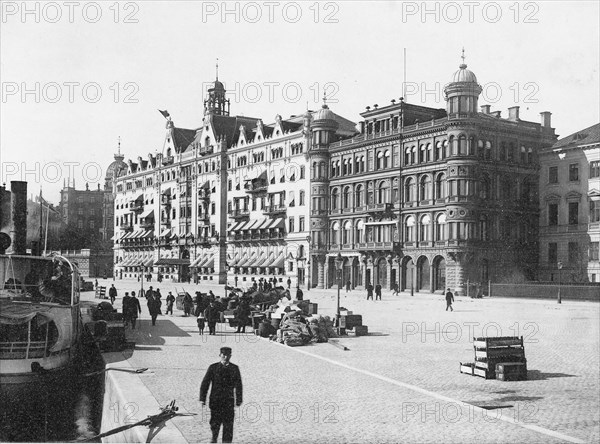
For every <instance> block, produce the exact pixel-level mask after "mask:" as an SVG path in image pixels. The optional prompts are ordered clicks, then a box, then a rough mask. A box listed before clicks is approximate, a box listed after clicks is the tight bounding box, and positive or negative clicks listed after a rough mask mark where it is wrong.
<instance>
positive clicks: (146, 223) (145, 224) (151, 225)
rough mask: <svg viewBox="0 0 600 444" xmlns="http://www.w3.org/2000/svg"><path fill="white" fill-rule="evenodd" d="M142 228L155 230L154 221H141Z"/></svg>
mask: <svg viewBox="0 0 600 444" xmlns="http://www.w3.org/2000/svg"><path fill="white" fill-rule="evenodd" d="M140 228H141V229H142V230H154V221H153V220H151V221H142V222H140Z"/></svg>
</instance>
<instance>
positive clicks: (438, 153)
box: [435, 140, 444, 160]
mask: <svg viewBox="0 0 600 444" xmlns="http://www.w3.org/2000/svg"><path fill="white" fill-rule="evenodd" d="M443 158H444V151H443V147H442V142H441V141H440V140H438V141H437V142H436V143H435V160H442V159H443Z"/></svg>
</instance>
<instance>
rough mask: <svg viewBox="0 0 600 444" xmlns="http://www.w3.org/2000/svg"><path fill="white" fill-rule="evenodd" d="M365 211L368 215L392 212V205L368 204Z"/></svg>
mask: <svg viewBox="0 0 600 444" xmlns="http://www.w3.org/2000/svg"><path fill="white" fill-rule="evenodd" d="M367 211H368V212H369V213H382V212H387V211H392V204H391V203H375V204H368V205H367Z"/></svg>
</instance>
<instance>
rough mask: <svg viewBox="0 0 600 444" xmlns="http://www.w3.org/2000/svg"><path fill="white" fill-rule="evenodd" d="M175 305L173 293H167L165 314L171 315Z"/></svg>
mask: <svg viewBox="0 0 600 444" xmlns="http://www.w3.org/2000/svg"><path fill="white" fill-rule="evenodd" d="M174 303H175V296H173V293H171V292H169V294H168V295H167V314H169V313H171V314H173V304H174Z"/></svg>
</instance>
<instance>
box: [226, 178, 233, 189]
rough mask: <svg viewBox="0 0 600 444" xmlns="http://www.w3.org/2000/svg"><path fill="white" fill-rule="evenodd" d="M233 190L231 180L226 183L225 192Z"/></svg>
mask: <svg viewBox="0 0 600 444" xmlns="http://www.w3.org/2000/svg"><path fill="white" fill-rule="evenodd" d="M232 188H233V182H232V181H231V180H228V181H227V191H231V190H232Z"/></svg>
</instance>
